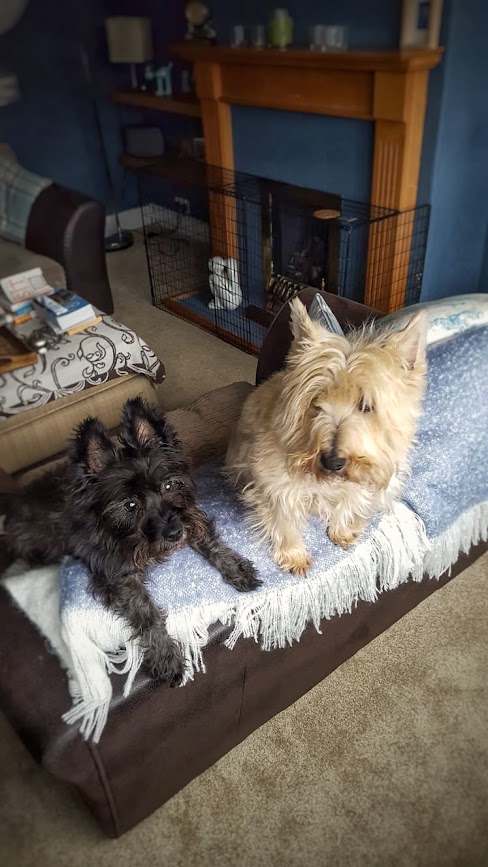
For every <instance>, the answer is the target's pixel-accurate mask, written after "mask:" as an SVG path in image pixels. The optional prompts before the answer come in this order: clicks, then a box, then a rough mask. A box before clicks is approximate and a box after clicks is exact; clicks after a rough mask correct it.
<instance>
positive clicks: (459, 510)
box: [6, 326, 488, 740]
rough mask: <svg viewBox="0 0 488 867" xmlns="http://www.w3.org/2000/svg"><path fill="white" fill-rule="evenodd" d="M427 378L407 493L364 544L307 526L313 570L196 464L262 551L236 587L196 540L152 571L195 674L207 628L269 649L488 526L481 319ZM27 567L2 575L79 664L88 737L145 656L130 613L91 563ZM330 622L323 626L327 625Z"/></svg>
mask: <svg viewBox="0 0 488 867" xmlns="http://www.w3.org/2000/svg"><path fill="white" fill-rule="evenodd" d="M428 371H429V372H428V387H427V394H426V399H425V407H424V414H423V416H422V419H421V421H420V424H419V430H418V437H417V443H416V445H415V446H414V448H413V452H412V462H411V464H412V472H411V478H410V480H409V481H408V483H407V486H406V489H405V493H404V498H403V500H402V502H399V503H397V504H396V505H395V506H394V508H393V510H392V512H391V513H390V514H388V515H384V516H382V517H380V518H376V519H375V520H374V521H373V522H372V523H371V525H370V526H369V528H368V529H367V531H366V533H365V534H364V537H363V539H362V540H361V541H360V543H359V544H358V545H357V546H355V547H353V548H350V549H348V550H342V549H340V548H337V547H336V546H334V545H333V544H332V543H331V542H330V540H329V539H328V537H327V535H326V534H325V532H324V528H323V526H322V525H321V524H320V522H319V521H317V520H314V519H312V520H311V521H310V522H309V526H308V529H307V534H306V541H307V544H308V547H309V549H310V551H311V553H312V554H313V556H314V558H315V562H314V564H313V566H312V568H311V570H310V572H309V574H308V576H307V578H305V579H302V578H296V577H294V576H292V575H289V574H287V573H284V572H282V571H281V570H280V569H278V567H277V566H276V565H275V564H274V562H273V561H272V560H271V558H270V556H269V553H268V550H267V548H266V546H265V545H264V544H261V543H258V542H256V540H255V539H254V538H253V536H252V534H251V533H250V532H248V531H246V529H245V516H244V512H243V509H242V506H241V504H240V502H239V500H238V499H237V497H236V495H235V494H234V492H233V490H232V489H231V488H230V487H228V486H226V485H225V484H224V482H223V479H222V476H221V474H220V471H219V467H218V466H217V465H215V464H213V465H210V466H206V467H203V468H201V469H200V470H199V471H198V473H197V476H196V479H197V487H198V491H199V501H200V503H201V505H202V506H203V508H205V509H206V510H207V511H208V512H209V513H210V514H212V515H213V516H214V517H215V518H216V523H217V527H218V529H219V531H220V533H221V535H222V537H223V538H224V539H225V541H226V542H227V543H228V544H230V545H231V546H233V547H234V548H235V549H236V550H237V551H240V552H241V553H242V554H243V555H245V556H247V557H249V558H250V559H252V560H253V561H254V562H255V564H256V566H257V567H258V569H259V571H260V575H261V578H262V579H263V586H262V587H261V588H259V589H258V590H256V591H254V592H252V593H249V594H239V593H237V592H236V591H235V590H234V589H233V588H231V587H229V586H227V585H225V584H224V583H223V582H222V580H221V578H220V576H219V574H218V573H217V572H216V571H215V570H214V569H213V568H212V567H211V566H209V565H208V564H207V563H206V562H205V561H203V560H202V559H201V558H200V557H199V556H198V555H197V554H195V553H194V552H193V551H191V550H189V549H185V550H184V551H181V552H178V553H177V554H175V555H174V556H173V557H172V558H171V559H170V560H169V561H168V562H167V563H165V564H164V565H161V566H156V567H154V568H153V569H152V570H151V572H150V574H149V575H148V583H149V585H150V587H151V592H152V593H153V595H154V598H155V599H156V600H157V602H158V604H160V605H161V607H162V608H163V609H164V610H166V611H167V612H168V631H169V632H170V633H171V634H172V635H174V636H175V637H176V638H177V639H178V640H179V641H180V642H181V643H182V645H183V647H184V649H185V652H186V656H187V660H188V671H187V677H192V676H193V673H194V671H195V670H199V669H200V670H204V660H203V656H202V650H203V648H204V647H205V644H206V642H207V640H208V630H209V627H210V626H211V625H212V624H213V623H215V622H216V621H218V620H220V621H221V622H222V623H224V624H230V625H232V627H233V628H232V631H231V634H230V636H229V638H228V640H227V642H226V643H227V646H228V647H229V648H232V647H233V646H234V644H235V642H236V641H237V640H238V638H239V637H240V636H244V637H253V638H255V640H257V641H260V643H261V645H262V647H263V649H265V650H266V649H271V648H274V647H284V646H286V645H287V644H288V643H291V642H292V641H294V640H299V639H300V636H301V634H302V632H303V630H304V629H305V626H306V625H307V623H308V622H309V621H310V620H311V621H313V623H314V625H315V627H316V628H317V630H320V628H321V620H322V619H323V618H330V617H332V616H333V615H335V614H343V613H346V612H348V611H350V610H351V609H352V607H353V606H354V605H355V604H356V603H357V601H358V600H360V599H364V600H368V601H371V602H374V601H375V599H376V598H377V595H378V593H379V592H382V591H385V590H388V589H390V588H394V587H396V586H398V585H399V584H400V583H401V582H404V581H406V580H408V578H409V577H411V578H413V579H414V580H420V579H421V577H422V576H423V574H425V573H427V574H428V575H429V576H430V577H437V576H439V575H441V574H442V573H443V572H444V571H445V570H446V569H448V568H449V567H450V566H451V564H452V563H454V562H455V560H456V559H457V557H458V555H459V552H460V551H467V550H469V548H470V546H471V545H472V544H475V543H476V542H478V541H479V540H480V539H486V538H487V532H488V466H487V463H486V460H483V459H482V458H483V456H486V455H487V454H488V418H487V416H488V327H486V326H485V327H482V328H476V329H472V330H470V331H468V332H465V333H463V334H460V335H458V336H456V337H455V338H453V339H452V340H450V341H448V342H446V343H440V344H437V345H435V346H433V347H431V348H430V349H429V352H428ZM480 458H481V459H480ZM37 571H38V574H37V575H35V576H34V575H33V574H32V572H31V573H26V572H25V567H23V566H22V564H19V563H18V564H15V567H14V572H15V573H16V575H17V577H15V575H14V574H13V573H12V574H11V576H10V577H9V578H8V579H7V581H6V585H7V588H8V590H9V591H10V593H11V594H12V596H13V597H14V599H16V601H17V603H18V604H19V605H20V606H21V607H22V608H23V609H24V611H25V612H26V613H27V615H28V616H29V617H30V618H31V619H32V620H33V621H34V622H36V623H37V624H38V626H39V628H40V629H41V630H42V631H43V632H44V634H45V635H46V636H47V637H48V638H49V640H50V641H51V644H52V645H53V647H54V648H55V650H56V652H57V653H58V655H59V656H60V658H61V659H62V660H63V662H64V664H65V667H66V668H67V669H68V672H69V675H70V685H71V694H72V696H73V700H74V705H73V708H72V710H71V711H69V712H68V713H67V714H66V715H65V719H66V721H67V722H70V723H73V722H79V723H81V730H82V732H83V734H84V736H85V737H94V738H95V740H96V739H98V738H99V737H100V734H101V732H102V730H103V726H104V724H105V721H106V718H107V713H108V709H109V704H110V700H111V696H112V686H111V683H110V678H109V674H110V673H111V672H115V671H118V672H119V673H122V674H125V675H126V682H125V688H124V693H125V694H128V692H129V691H130V688H131V685H132V682H133V678H134V676H135V674H136V672H137V670H138V668H139V666H140V664H141V661H142V657H141V653H140V649H139V647H138V644H137V642H135V641H134V640H133V639H132V636H131V632H130V629H129V627H128V626H127V624H125V623H124V622H123V621H122V620H120V619H118V618H116V617H114V616H113V615H112V614H111V612H109V611H107V610H106V609H104V608H103V607H102V606H101V605H100V604H99V603H98V602H96V601H95V600H94V599H93V597H92V595H91V593H90V592H89V589H88V576H87V574H86V572H85V571H84V569H83V568H82V567H81V566H80V565H79V564H77V563H75V562H73V561H70V560H67V561H65V562H64V563H63V565H62V567H61V570H60V573H61V574H60V582H61V584H60V587H61V593H60V599H61V603H60V609H58V604H59V601H58V593H57V590H56V588H57V582H58V570H57V569H54V568H51V569H44V570H37ZM325 628H326V627H325Z"/></svg>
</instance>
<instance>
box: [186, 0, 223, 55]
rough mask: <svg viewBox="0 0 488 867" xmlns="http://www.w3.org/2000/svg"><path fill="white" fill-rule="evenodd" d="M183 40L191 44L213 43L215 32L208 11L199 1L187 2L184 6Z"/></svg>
mask: <svg viewBox="0 0 488 867" xmlns="http://www.w3.org/2000/svg"><path fill="white" fill-rule="evenodd" d="M185 18H186V33H185V39H189V40H191V41H192V42H207V43H209V44H210V43H213V42H215V37H216V35H217V34H216V32H215V30H214V28H213V25H212V21H211V18H210V10H209V8H208V6H207V5H206V4H205V3H202V2H201V0H188V3H187V4H186V5H185Z"/></svg>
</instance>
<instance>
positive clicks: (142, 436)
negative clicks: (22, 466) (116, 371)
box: [5, 398, 261, 685]
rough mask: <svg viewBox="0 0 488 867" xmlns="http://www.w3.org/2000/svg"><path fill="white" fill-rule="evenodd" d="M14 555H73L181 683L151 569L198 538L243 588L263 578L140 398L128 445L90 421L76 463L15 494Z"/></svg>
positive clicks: (153, 661) (124, 437) (130, 409)
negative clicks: (223, 528) (229, 541)
mask: <svg viewBox="0 0 488 867" xmlns="http://www.w3.org/2000/svg"><path fill="white" fill-rule="evenodd" d="M5 531H6V534H7V542H8V544H9V545H10V547H11V548H12V549H13V553H14V554H15V555H17V556H19V557H22V558H23V559H24V560H26V561H27V562H28V563H29V564H31V565H40V564H47V563H57V562H59V561H60V560H61V558H62V557H63V556H64V555H66V554H69V555H70V556H72V557H76V558H78V559H79V560H81V561H82V562H83V563H84V564H85V565H86V566H87V568H88V569H89V571H90V574H91V577H92V589H93V592H94V593H95V595H96V596H97V597H98V598H99V599H100V600H101V601H102V602H103V604H104V605H106V606H107V607H108V608H110V609H112V610H113V611H115V612H116V613H117V614H120V615H121V616H123V617H124V618H126V620H127V621H128V622H129V624H130V625H131V627H132V628H133V630H134V634H135V635H137V636H139V637H140V640H141V645H142V647H143V648H144V650H145V656H144V662H145V666H146V668H147V669H148V670H149V672H150V673H151V674H152V676H153V677H155V678H159V679H162V680H165V681H168V682H169V683H170V684H171V685H176V684H177V683H179V682H180V681H181V678H182V675H183V671H184V659H183V658H182V655H181V651H180V648H179V645H178V644H177V642H175V641H174V640H173V639H172V638H170V637H169V635H168V633H167V631H166V620H165V616H164V614H163V612H162V611H161V610H160V609H159V608H158V607H157V606H156V605H155V604H154V602H153V601H152V600H151V598H150V596H149V594H148V593H147V590H146V587H145V584H144V574H145V570H146V569H147V567H148V566H149V565H150V564H152V563H156V562H161V561H163V560H165V559H167V558H168V557H169V556H170V555H171V553H172V552H173V551H175V550H176V549H178V548H182V547H184V546H185V545H190V546H191V547H192V548H193V549H194V550H195V551H197V552H198V553H199V554H201V555H202V556H203V557H204V558H205V559H206V560H208V562H209V563H211V564H212V565H213V566H215V568H216V569H218V570H219V572H220V573H221V575H222V577H223V579H224V581H226V582H227V583H229V584H231V585H232V586H233V587H235V589H236V590H244V591H245V590H253V589H255V588H256V587H257V586H258V585H259V584H260V583H261V582H260V581H258V579H257V577H256V572H255V569H254V566H253V565H252V563H251V562H250V561H249V560H246V559H245V558H243V557H240V556H239V555H238V554H236V553H235V552H234V551H232V550H231V549H230V548H228V547H227V546H226V545H224V544H223V543H222V542H221V541H220V540H219V538H218V537H217V535H216V533H215V530H214V527H213V523H212V521H211V520H210V519H209V518H208V517H207V515H206V514H205V513H204V512H203V511H202V510H201V509H199V508H198V506H197V505H196V502H195V489H194V486H193V482H192V479H191V476H190V473H189V468H188V465H187V463H186V461H185V459H184V456H183V452H182V449H181V446H180V443H179V442H178V440H177V438H176V435H175V433H174V431H173V429H172V428H171V427H170V425H169V424H168V423H167V421H166V420H165V418H164V416H163V415H162V414H161V413H160V412H159V410H158V409H157V408H156V407H152V406H150V405H148V404H146V403H145V402H144V401H143V400H142V399H140V398H134V399H133V400H130V401H128V402H127V403H126V405H125V407H124V409H123V426H122V432H121V434H120V448H119V449H116V447H115V445H114V444H113V442H112V440H111V439H110V437H109V435H108V432H107V430H106V428H105V427H104V426H103V424H102V423H101V422H100V421H99V420H98V419H93V418H90V419H86V421H84V422H83V423H82V424H81V425H80V427H79V428H78V431H77V433H76V435H75V437H74V439H73V441H72V443H71V445H70V448H69V451H68V461H67V463H66V464H64V465H63V466H62V467H61V468H60V469H58V470H57V471H53V472H51V473H49V474H46V475H44V476H43V477H41V478H39V479H36V480H35V481H34V482H33V483H32V484H30V485H29V486H27V487H26V488H25V489H23V491H22V492H21V493H20V494H18V495H16V496H14V497H13V499H12V501H11V503H10V508H9V511H8V513H7V517H6V522H5Z"/></svg>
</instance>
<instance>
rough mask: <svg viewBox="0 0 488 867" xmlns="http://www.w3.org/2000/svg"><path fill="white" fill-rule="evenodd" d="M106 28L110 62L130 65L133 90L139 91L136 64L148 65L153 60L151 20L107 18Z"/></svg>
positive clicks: (125, 17)
mask: <svg viewBox="0 0 488 867" xmlns="http://www.w3.org/2000/svg"><path fill="white" fill-rule="evenodd" d="M105 28H106V31H107V44H108V55H109V59H110V62H111V63H128V64H130V74H131V85H132V89H133V90H138V83H137V72H136V67H135V64H136V63H147V62H148V61H149V60H152V59H153V45H152V32H151V22H150V20H149V18H138V17H136V16H132V15H131V16H129V15H113V16H111V17H110V18H106V20H105Z"/></svg>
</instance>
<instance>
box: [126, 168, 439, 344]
mask: <svg viewBox="0 0 488 867" xmlns="http://www.w3.org/2000/svg"><path fill="white" fill-rule="evenodd" d="M165 171H166V170H165ZM175 185H176V186H175ZM139 186H140V195H141V204H142V212H143V227H144V239H145V245H146V252H147V261H148V267H149V275H150V283H151V293H152V300H153V303H154V304H155V305H156V306H157V307H159V308H161V309H164V310H168V311H170V312H171V313H174V314H176V315H178V316H180V317H182V318H184V319H187V320H189V321H191V322H193V323H195V324H197V325H199V326H201V327H202V328H205V329H206V330H207V331H210V332H212V333H213V334H215V335H216V336H217V337H219V338H221V339H222V340H225V341H227V342H229V343H232V344H234V345H236V346H238V347H239V348H241V349H243V350H245V351H246V352H250V353H253V354H258V353H259V351H260V348H261V345H262V342H263V339H264V336H265V333H266V330H267V328H268V326H269V324H270V322H271V321H272V318H273V316H274V314H275V313H276V312H277V311H278V310H279V308H280V307H281V305H282V304H283V303H285V302H286V301H287V300H289V299H290V298H291V297H293V295H295V294H296V293H297V292H298V291H300V289H301V288H303V287H304V286H315V287H317V288H321V289H325V290H326V291H328V292H332V293H334V294H338V295H342V296H345V297H347V298H349V299H352V300H355V301H360V302H363V303H368V304H370V305H371V306H373V307H376V308H377V309H380V310H381V309H383V310H385V309H389V310H391V309H398V308H400V307H403V306H406V305H409V304H413V303H416V302H417V301H418V300H419V297H420V291H421V286H422V276H423V268H424V259H425V247H426V240H427V230H428V223H429V212H430V208H429V206H428V205H421V206H418V207H416V208H414V209H412V210H409V211H405V212H401V211H395V210H391V209H387V208H381V207H377V206H374V205H371V204H370V203H361V202H355V201H352V200H349V199H346V198H344V197H342V196H340V195H337V194H332V193H330V194H329V193H324V192H321V191H319V190H311V189H307V188H303V187H298V186H293V185H290V184H286V183H281V182H278V181H273V180H270V179H267V178H260V177H256V176H252V175H248V174H243V173H239V172H234V171H227V170H224V169H221V168H219V167H216V166H209V165H206V164H203V163H201V164H196V165H195V166H194V170H193V171H192V172H190V173H187V172H185V173H182V172H181V171H179V172H178V170H176V172H173V173H172V174H170V175H168V174H167V173H165V172H163V170H162V167H161V165H160V164H158V162H157V161H156V162H155V163H154V164H153V165H152V166H150V167H147V168H146V170H145V172H144V173H142V174H141V175H139ZM176 187H177V190H178V196H179V197H180V198H182V197H185V198H187V199H188V200H189V202H190V209H191V215H186V214H183V213H181V212H180V211H179V210H177V209H175V205H174V195H175V188H176Z"/></svg>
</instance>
